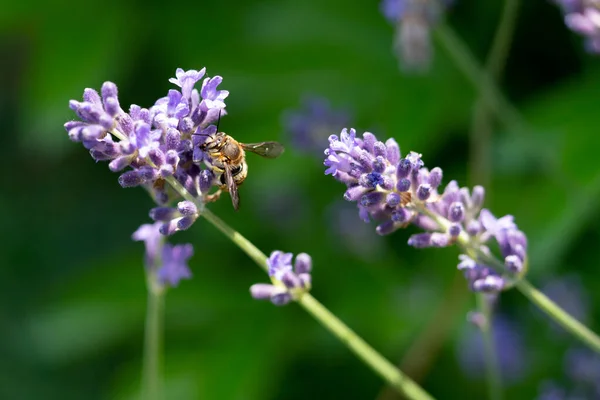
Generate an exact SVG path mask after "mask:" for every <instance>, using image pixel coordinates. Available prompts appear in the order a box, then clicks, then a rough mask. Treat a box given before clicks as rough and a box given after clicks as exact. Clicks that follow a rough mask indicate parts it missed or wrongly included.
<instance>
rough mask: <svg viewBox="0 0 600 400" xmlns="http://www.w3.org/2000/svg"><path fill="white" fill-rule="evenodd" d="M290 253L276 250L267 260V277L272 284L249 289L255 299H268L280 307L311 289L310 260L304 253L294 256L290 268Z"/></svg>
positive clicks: (262, 284) (259, 284) (257, 285)
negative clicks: (294, 258)
mask: <svg viewBox="0 0 600 400" xmlns="http://www.w3.org/2000/svg"><path fill="white" fill-rule="evenodd" d="M292 258H293V255H292V253H284V252H282V251H279V250H276V251H274V252H272V253H271V256H270V257H269V258H268V259H267V267H268V272H269V277H270V278H271V282H272V284H265V283H258V284H255V285H252V286H251V287H250V294H251V295H252V297H254V298H255V299H269V300H270V301H271V302H272V303H273V304H275V305H277V306H282V305H285V304H287V303H289V302H290V301H292V300H297V299H299V298H300V297H302V295H303V294H304V293H307V292H308V291H309V290H310V289H311V287H312V278H311V270H312V259H311V257H310V256H309V255H308V254H306V253H300V254H298V255H297V256H296V260H295V262H294V266H293V267H292Z"/></svg>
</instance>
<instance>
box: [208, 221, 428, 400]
mask: <svg viewBox="0 0 600 400" xmlns="http://www.w3.org/2000/svg"><path fill="white" fill-rule="evenodd" d="M201 215H202V216H203V217H204V218H205V219H206V220H207V221H208V222H210V223H211V224H213V225H214V226H215V227H216V228H217V229H218V230H220V231H221V232H222V233H223V234H225V236H227V237H228V238H229V239H230V240H231V241H232V242H233V243H235V244H236V245H237V246H238V247H239V248H240V249H242V250H243V251H244V252H245V253H246V254H247V255H248V256H249V257H250V258H251V259H252V260H254V262H256V263H257V264H258V266H259V267H261V268H262V269H263V270H265V271H266V270H267V262H266V261H267V256H266V255H265V254H264V253H263V252H261V251H260V250H259V249H258V248H256V246H254V245H253V244H252V243H251V242H250V241H249V240H247V239H246V238H245V237H243V236H242V235H241V234H240V233H239V232H237V231H236V230H234V229H232V228H231V227H230V226H228V225H227V224H226V223H225V222H223V221H222V220H221V219H220V218H219V217H217V216H216V215H215V214H213V213H212V212H211V211H210V210H208V209H204V211H203V212H202V214H201ZM298 303H300V305H301V306H302V307H303V308H304V309H305V310H306V311H307V312H308V313H309V314H311V315H312V316H313V317H314V318H315V319H316V320H317V321H318V322H320V323H321V324H322V325H323V326H324V327H325V328H327V329H328V330H329V331H330V332H331V333H332V334H333V335H334V336H336V337H337V338H338V339H339V340H340V341H341V342H342V343H344V344H345V345H346V346H347V347H348V348H349V349H350V350H351V351H352V352H354V354H356V355H357V356H358V357H359V358H360V359H361V360H362V361H363V362H364V363H365V364H366V365H368V366H369V367H370V368H371V369H372V370H373V371H375V373H377V374H378V375H379V376H380V377H382V378H383V379H384V380H385V381H386V382H387V383H388V384H389V385H390V386H392V387H394V388H395V389H396V390H397V391H398V392H399V393H402V394H403V395H404V396H406V398H408V399H413V400H420V399H422V400H428V399H433V397H431V396H430V395H429V394H428V393H427V392H426V391H425V390H423V389H422V388H421V387H420V386H419V385H417V384H416V383H415V382H414V381H413V380H411V379H410V378H409V377H407V376H405V375H404V374H403V373H402V372H401V371H400V370H399V369H397V368H396V367H394V365H393V364H392V363H390V362H389V361H388V360H386V359H385V358H384V357H383V356H381V355H380V354H379V353H378V352H377V351H376V350H375V349H373V348H372V347H371V346H370V345H369V344H367V342H365V341H364V340H363V339H362V338H361V337H360V336H358V335H357V334H356V333H355V332H354V331H352V330H351V329H350V328H349V327H348V326H346V325H345V324H344V323H343V322H342V321H341V320H340V319H339V318H337V317H336V316H335V315H333V314H332V313H331V312H330V311H329V310H328V309H327V308H325V307H324V306H323V305H322V304H321V303H319V302H318V301H317V300H316V299H315V298H314V297H312V296H311V295H310V294H308V293H306V294H304V295H303V296H302V298H301V299H299V300H298Z"/></svg>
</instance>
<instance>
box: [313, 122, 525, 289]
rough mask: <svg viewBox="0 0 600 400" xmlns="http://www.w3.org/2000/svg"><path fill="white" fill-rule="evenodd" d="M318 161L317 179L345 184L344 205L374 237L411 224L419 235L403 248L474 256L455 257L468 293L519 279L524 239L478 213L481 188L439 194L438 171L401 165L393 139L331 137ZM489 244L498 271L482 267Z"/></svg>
mask: <svg viewBox="0 0 600 400" xmlns="http://www.w3.org/2000/svg"><path fill="white" fill-rule="evenodd" d="M325 156H326V158H325V162H324V164H325V166H327V167H328V168H327V170H326V171H325V174H331V175H332V176H333V177H334V178H336V179H337V180H338V181H340V182H343V183H344V184H346V186H347V190H346V193H345V194H344V199H346V200H348V201H353V202H357V203H358V212H359V215H360V217H361V218H362V219H363V220H364V221H365V222H369V220H370V219H371V218H373V219H375V220H378V221H379V225H378V226H377V228H376V230H377V232H378V233H379V234H381V235H386V234H390V233H392V232H394V231H395V230H397V229H399V228H403V227H406V226H408V225H409V224H411V223H412V224H415V225H416V226H418V227H420V228H422V229H424V230H426V231H427V232H425V233H419V234H415V235H413V236H411V237H410V239H409V241H408V244H409V245H411V246H414V247H417V248H424V247H446V246H450V245H452V244H455V243H458V244H459V245H460V246H461V247H462V248H463V249H465V251H466V252H467V254H477V257H475V258H476V259H475V258H473V256H472V255H471V256H469V255H466V254H463V255H461V256H460V263H459V264H458V268H459V269H460V270H462V271H464V273H465V277H466V278H467V280H468V281H469V284H470V288H471V289H472V290H474V291H477V292H498V291H501V290H503V289H505V288H507V287H508V286H509V285H508V283H511V282H512V281H511V280H512V279H513V278H517V277H519V276H522V274H523V273H524V272H525V270H526V268H525V267H526V259H527V239H526V237H525V235H524V234H523V232H521V231H519V230H518V229H517V226H516V225H515V224H514V222H513V217H512V216H510V215H507V216H505V217H502V218H499V219H497V218H496V217H494V216H493V215H492V213H491V212H489V211H488V210H486V209H482V208H481V207H482V205H483V200H484V189H483V188H482V187H481V186H476V187H475V188H473V190H472V192H471V191H469V190H468V189H467V188H459V187H458V185H457V183H456V182H455V181H451V182H450V183H449V184H448V185H447V186H446V187H445V188H444V190H443V192H442V193H441V194H440V193H438V187H439V186H440V184H441V181H442V170H441V169H440V168H437V167H436V168H433V169H432V170H428V169H427V168H425V167H424V163H423V161H422V160H421V155H420V154H418V153H415V152H410V153H408V154H407V155H406V156H405V157H404V158H402V157H401V153H400V148H399V147H398V144H397V143H396V141H395V140H394V139H388V140H387V141H386V142H385V143H383V142H380V141H378V140H377V138H376V137H375V135H373V134H372V133H369V132H366V133H364V134H363V138H362V139H360V138H358V137H357V136H356V132H355V130H354V129H351V130H350V131H348V130H346V129H344V130H342V132H341V134H340V136H339V137H338V136H336V135H331V136H330V137H329V148H327V149H326V150H325ZM492 239H493V240H494V241H496V242H497V244H498V246H499V248H500V252H501V254H502V257H503V260H504V265H503V266H502V268H501V270H497V269H496V268H495V266H493V265H488V264H490V263H491V261H490V260H491V251H490V249H489V247H488V246H487V243H488V242H489V241H490V240H492Z"/></svg>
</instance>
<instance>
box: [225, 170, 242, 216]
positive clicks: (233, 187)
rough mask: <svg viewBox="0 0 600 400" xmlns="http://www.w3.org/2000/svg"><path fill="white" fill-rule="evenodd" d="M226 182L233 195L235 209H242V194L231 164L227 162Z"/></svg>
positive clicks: (232, 201)
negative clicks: (234, 178)
mask: <svg viewBox="0 0 600 400" xmlns="http://www.w3.org/2000/svg"><path fill="white" fill-rule="evenodd" d="M225 184H226V185H227V190H228V191H229V195H230V196H231V204H233V209H234V210H235V211H237V210H239V209H240V196H239V194H238V187H237V185H236V184H235V181H234V180H233V175H232V174H231V166H230V165H229V164H225Z"/></svg>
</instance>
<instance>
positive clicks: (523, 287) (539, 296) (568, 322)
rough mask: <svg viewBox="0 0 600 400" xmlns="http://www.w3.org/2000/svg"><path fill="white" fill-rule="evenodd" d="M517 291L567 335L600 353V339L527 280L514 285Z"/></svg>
mask: <svg viewBox="0 0 600 400" xmlns="http://www.w3.org/2000/svg"><path fill="white" fill-rule="evenodd" d="M516 287H517V289H519V291H520V292H521V293H523V295H525V297H527V298H528V299H529V300H531V302H532V303H533V304H535V305H536V306H537V307H538V308H539V309H541V310H542V311H543V312H545V313H546V314H547V315H548V316H549V317H550V318H552V319H553V320H554V321H555V322H556V323H558V324H559V325H561V326H562V327H563V328H565V329H566V330H567V331H568V332H569V333H571V334H572V335H574V336H575V337H577V338H578V339H579V340H581V341H582V342H583V343H584V344H585V345H586V346H588V347H589V348H590V349H592V350H594V351H595V352H597V353H600V337H598V336H597V335H596V334H595V333H594V332H592V331H591V330H590V329H589V328H588V327H587V326H585V325H583V324H582V323H581V322H579V321H577V320H576V319H575V318H573V317H572V316H571V315H570V314H569V313H567V312H566V311H565V310H563V309H562V308H560V307H559V306H558V305H557V304H556V303H554V302H553V301H552V300H550V299H549V298H548V297H547V296H546V295H544V294H543V293H542V292H540V291H539V290H537V289H536V288H534V287H533V286H532V285H531V284H530V283H529V282H528V281H527V280H525V279H523V280H521V281H519V282H517V283H516Z"/></svg>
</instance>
